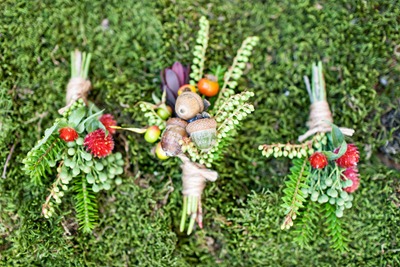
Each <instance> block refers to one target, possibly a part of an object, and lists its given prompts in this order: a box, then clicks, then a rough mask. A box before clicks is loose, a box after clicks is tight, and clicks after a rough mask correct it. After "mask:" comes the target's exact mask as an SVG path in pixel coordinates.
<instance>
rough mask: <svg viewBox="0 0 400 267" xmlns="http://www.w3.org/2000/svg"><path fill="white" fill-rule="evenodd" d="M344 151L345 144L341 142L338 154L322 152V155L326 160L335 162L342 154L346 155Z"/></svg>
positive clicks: (345, 149)
mask: <svg viewBox="0 0 400 267" xmlns="http://www.w3.org/2000/svg"><path fill="white" fill-rule="evenodd" d="M346 151H347V143H346V142H345V141H343V142H342V144H341V145H340V149H339V151H338V153H333V152H331V151H324V152H322V153H324V154H325V156H326V157H327V158H328V160H335V159H338V158H340V157H341V156H343V154H344V153H346Z"/></svg>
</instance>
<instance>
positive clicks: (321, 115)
mask: <svg viewBox="0 0 400 267" xmlns="http://www.w3.org/2000/svg"><path fill="white" fill-rule="evenodd" d="M332 122H333V118H332V113H331V110H330V109H329V104H328V102H327V101H317V102H314V103H313V104H311V106H310V117H309V120H308V122H307V126H308V128H309V130H308V131H307V132H306V133H305V134H303V135H301V136H299V138H298V140H299V142H303V141H304V140H306V139H307V138H308V137H310V136H312V135H314V134H316V133H326V132H330V131H331V130H332V127H331V125H330V123H332ZM339 129H340V131H341V132H342V133H343V134H344V135H347V136H352V135H353V133H354V130H353V129H349V128H343V127H340V128H339Z"/></svg>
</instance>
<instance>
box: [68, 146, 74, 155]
mask: <svg viewBox="0 0 400 267" xmlns="http://www.w3.org/2000/svg"><path fill="white" fill-rule="evenodd" d="M68 155H70V156H73V155H75V149H74V148H72V147H70V148H68Z"/></svg>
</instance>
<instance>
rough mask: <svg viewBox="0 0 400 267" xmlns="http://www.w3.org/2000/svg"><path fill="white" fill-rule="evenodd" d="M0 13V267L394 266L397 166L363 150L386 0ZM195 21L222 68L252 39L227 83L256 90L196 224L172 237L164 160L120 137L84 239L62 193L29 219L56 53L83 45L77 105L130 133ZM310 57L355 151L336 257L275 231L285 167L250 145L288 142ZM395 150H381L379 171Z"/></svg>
mask: <svg viewBox="0 0 400 267" xmlns="http://www.w3.org/2000/svg"><path fill="white" fill-rule="evenodd" d="M134 2H136V3H134ZM0 10H1V16H0V40H1V43H0V48H1V50H0V51H1V53H0V106H1V110H0V114H1V116H2V117H1V120H2V124H0V138H1V139H0V166H3V165H4V163H5V160H6V157H7V155H8V153H9V151H10V149H11V147H12V145H13V144H15V150H14V153H13V154H12V158H11V161H10V163H9V166H8V169H7V178H6V179H0V211H1V212H0V237H1V239H0V261H1V263H2V264H3V265H5V266H8V265H9V266H83V265H87V266H128V265H129V266H135V265H140V266H186V265H197V266H215V265H216V264H217V263H218V264H220V265H221V266H268V265H271V266H272V265H274V266H276V265H281V266H294V265H296V266H400V256H399V248H400V227H399V224H400V210H399V206H400V200H399V199H400V196H399V191H400V182H399V174H400V173H399V171H397V170H395V169H390V168H388V167H386V166H385V165H383V164H382V163H381V161H380V159H379V158H378V155H379V154H381V152H380V151H381V150H380V147H382V146H383V145H387V143H388V142H392V141H393V140H394V138H398V135H397V136H396V135H393V133H395V132H394V130H396V129H390V127H389V128H388V127H387V125H384V124H382V123H381V117H382V116H383V115H384V114H386V113H387V112H390V110H396V109H398V103H399V102H398V99H399V97H400V90H399V77H400V67H399V66H400V65H399V64H398V61H399V59H400V58H399V57H398V56H396V55H395V54H394V48H395V46H396V45H398V44H399V43H398V42H399V40H400V34H399V29H400V28H399V27H400V26H399V21H400V6H399V3H398V2H397V1H319V2H314V1H224V2H221V1H214V0H213V1H115V0H114V1H103V2H100V1H79V2H76V3H74V4H73V3H72V2H71V1H64V0H57V1H7V0H6V1H2V2H1V3H0ZM201 15H205V16H206V17H207V18H208V19H209V20H210V23H211V33H210V37H211V39H210V48H209V50H208V54H207V55H208V64H209V65H208V66H213V65H216V64H221V65H223V66H229V64H230V63H231V61H232V59H233V57H234V55H235V53H236V50H237V49H238V48H239V46H240V44H241V41H242V40H243V39H244V38H245V37H246V36H250V35H258V36H259V37H260V43H259V45H258V46H257V47H256V49H255V51H254V54H253V56H252V60H251V62H252V64H251V66H249V68H250V70H249V72H248V73H247V74H246V75H245V78H243V79H241V80H240V85H241V86H240V88H241V90H244V89H245V88H249V89H251V90H253V91H254V92H255V93H256V96H255V97H254V103H255V107H256V111H255V113H254V114H253V116H252V117H249V118H248V119H247V120H246V122H245V123H244V127H243V128H242V130H241V132H240V134H239V135H238V137H237V141H236V143H237V145H236V146H232V147H230V148H229V150H228V151H227V155H229V157H226V158H225V159H224V161H222V162H221V163H220V165H219V166H218V167H216V169H217V170H218V172H219V174H220V178H219V179H218V181H217V182H216V183H214V184H208V186H207V189H206V191H205V196H204V209H205V211H206V214H205V218H204V221H205V224H206V225H205V229H204V230H202V231H200V230H197V231H196V232H195V233H194V234H193V235H191V236H186V235H184V234H181V233H180V232H179V230H178V224H179V217H180V209H181V195H180V174H179V168H178V161H176V160H169V161H166V162H160V161H158V160H156V159H155V158H153V157H152V156H151V154H150V153H149V151H150V148H151V146H150V145H149V144H147V143H145V142H144V140H143V139H142V137H141V136H139V135H133V134H128V133H126V134H125V133H124V134H123V135H120V136H117V139H118V140H119V144H118V147H117V148H118V149H119V150H120V151H124V146H125V145H127V146H128V147H129V152H128V153H127V154H126V156H127V157H129V158H130V161H131V162H132V165H131V173H132V174H128V175H127V177H126V178H125V180H124V183H123V185H121V186H119V187H117V188H113V189H112V190H110V191H109V192H107V193H104V194H101V195H99V201H100V211H101V214H100V223H99V225H98V227H97V228H96V229H95V231H94V233H93V235H83V234H81V233H79V232H77V230H76V221H75V219H74V214H73V212H72V210H73V208H72V207H73V206H72V203H71V202H72V200H71V199H69V198H68V197H66V198H64V202H63V204H62V205H61V206H60V209H59V212H58V214H59V215H58V216H54V218H52V219H50V220H45V219H44V218H43V217H41V216H40V206H41V203H42V202H43V200H44V198H45V195H46V192H47V191H46V188H45V187H43V188H37V187H34V186H32V185H31V184H30V183H29V179H28V177H26V176H25V175H24V173H23V172H22V171H21V167H22V164H21V161H22V159H23V158H24V156H25V155H26V153H27V152H28V151H29V150H30V148H31V147H32V146H33V144H34V143H35V140H37V139H39V138H40V136H41V135H42V134H43V131H44V129H45V128H46V127H48V126H50V125H51V123H52V121H53V120H54V119H55V118H56V117H57V109H58V108H59V107H61V106H62V105H63V102H64V90H65V86H66V83H67V81H68V77H69V52H70V51H72V50H73V49H75V48H79V49H81V50H85V51H90V52H92V53H93V59H92V64H91V69H90V73H89V75H90V77H91V80H92V83H93V90H92V92H91V94H90V98H91V99H92V100H94V101H95V102H96V103H97V104H99V106H101V107H104V108H106V110H107V111H110V112H112V113H114V114H115V115H116V117H117V118H118V121H119V122H120V123H122V124H129V125H136V126H140V125H143V122H142V121H141V120H140V114H139V113H138V110H137V109H136V108H135V107H134V104H135V103H136V102H137V101H138V100H143V99H146V100H148V101H150V100H151V93H152V92H153V91H154V90H158V89H159V84H160V80H159V71H160V70H161V68H163V67H166V66H169V65H171V64H172V63H173V62H174V61H175V60H179V61H181V62H183V63H186V64H188V63H190V62H191V47H192V46H193V44H194V40H195V36H196V31H197V22H198V20H199V18H200V16H201ZM317 60H322V61H323V63H324V66H325V70H326V83H327V85H328V86H327V88H328V98H329V101H330V104H331V109H332V111H333V113H334V118H335V123H336V124H338V125H341V126H346V127H353V128H355V129H356V135H355V136H354V137H353V138H352V141H354V142H355V143H357V144H358V146H359V147H360V150H361V155H362V160H361V163H360V165H359V168H360V172H361V176H362V182H361V188H360V190H359V191H358V192H357V193H356V198H355V201H354V208H352V209H351V210H349V211H346V212H345V216H344V218H343V221H344V224H345V228H346V229H347V230H348V232H349V235H348V238H349V251H348V252H345V253H339V252H335V251H333V250H331V249H330V248H329V237H327V236H326V234H325V233H324V227H323V223H322V221H321V227H320V228H319V229H318V231H317V232H316V235H319V236H321V238H319V239H318V240H317V241H316V242H315V243H313V244H311V248H309V249H300V248H299V247H298V246H296V244H294V243H293V234H292V232H290V231H289V232H286V231H281V230H280V228H279V227H280V224H281V217H282V216H281V215H282V213H281V210H280V209H279V203H280V196H281V195H282V194H281V189H282V184H283V183H282V181H283V179H284V177H285V174H286V173H287V172H288V168H289V167H290V162H288V161H286V160H267V159H265V158H263V157H261V153H260V152H259V151H258V150H257V147H258V145H260V144H263V143H271V142H277V141H295V140H296V137H297V136H298V135H299V134H301V133H302V132H303V131H305V130H306V128H305V121H306V120H307V116H308V112H307V110H308V105H309V100H308V97H307V94H306V90H305V88H304V85H303V81H302V77H303V75H309V74H310V73H309V70H310V65H311V63H312V62H313V61H317ZM392 125H398V124H392ZM391 130H392V131H391ZM123 137H126V138H125V140H126V143H125V142H124V141H122V140H124V138H123ZM398 159H399V157H398V155H397V156H396V155H391V156H390V159H389V160H391V161H392V162H394V163H393V164H392V165H391V166H397V165H396V164H397V163H396V162H398ZM47 184H50V181H47ZM172 188H173V189H174V191H173V192H172V193H170V191H171V189H172ZM321 220H322V219H321Z"/></svg>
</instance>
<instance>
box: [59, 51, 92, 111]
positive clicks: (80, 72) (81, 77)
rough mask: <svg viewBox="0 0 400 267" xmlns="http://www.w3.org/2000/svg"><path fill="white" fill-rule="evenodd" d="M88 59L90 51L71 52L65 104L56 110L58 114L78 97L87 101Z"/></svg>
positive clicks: (89, 85)
mask: <svg viewBox="0 0 400 267" xmlns="http://www.w3.org/2000/svg"><path fill="white" fill-rule="evenodd" d="M90 59H91V54H90V53H89V54H86V53H82V52H80V51H79V50H75V51H74V52H72V53H71V79H70V80H69V82H68V85H67V92H66V106H65V107H63V108H61V109H59V110H58V112H59V113H60V114H63V113H64V112H65V111H66V110H68V108H69V107H71V106H72V105H73V104H74V103H75V102H76V101H77V100H78V99H80V98H82V99H83V101H84V102H85V103H87V95H88V93H89V90H90V88H91V83H90V81H89V80H88V72H89V65H90Z"/></svg>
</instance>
